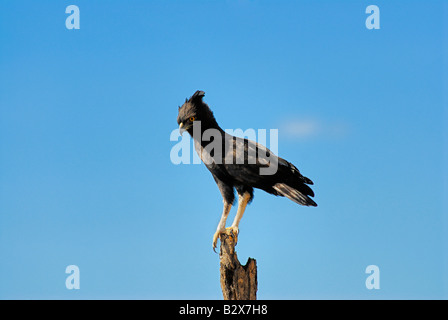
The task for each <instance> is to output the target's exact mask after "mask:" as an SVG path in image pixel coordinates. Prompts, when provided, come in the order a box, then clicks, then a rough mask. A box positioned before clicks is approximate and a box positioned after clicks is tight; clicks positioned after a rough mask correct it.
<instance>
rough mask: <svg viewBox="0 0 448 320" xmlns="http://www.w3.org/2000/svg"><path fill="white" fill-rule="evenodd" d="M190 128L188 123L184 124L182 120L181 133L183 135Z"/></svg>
mask: <svg viewBox="0 0 448 320" xmlns="http://www.w3.org/2000/svg"><path fill="white" fill-rule="evenodd" d="M188 128H189V126H188V125H184V123H183V122H181V123H180V125H179V133H180V135H182V134H183V133H184V132H185V131H187V130H188Z"/></svg>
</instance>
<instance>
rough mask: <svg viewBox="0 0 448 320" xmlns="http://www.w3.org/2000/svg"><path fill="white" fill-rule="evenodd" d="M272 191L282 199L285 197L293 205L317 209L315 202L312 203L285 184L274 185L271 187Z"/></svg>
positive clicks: (308, 198) (304, 195)
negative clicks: (293, 203)
mask: <svg viewBox="0 0 448 320" xmlns="http://www.w3.org/2000/svg"><path fill="white" fill-rule="evenodd" d="M273 188H274V190H275V191H277V193H278V194H279V195H281V196H283V197H286V198H288V199H290V200H292V201H294V202H295V203H298V204H301V205H303V206H312V207H317V204H316V202H314V201H313V200H312V199H311V198H310V197H308V196H307V195H306V194H303V193H301V192H300V191H298V190H297V189H294V188H292V187H290V186H288V185H287V184H284V183H276V184H275V185H274V186H273Z"/></svg>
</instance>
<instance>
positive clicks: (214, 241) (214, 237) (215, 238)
mask: <svg viewBox="0 0 448 320" xmlns="http://www.w3.org/2000/svg"><path fill="white" fill-rule="evenodd" d="M222 233H226V229H221V230H216V232H215V234H214V235H213V251H215V252H216V245H217V244H218V238H219V236H220V235H221V234H222Z"/></svg>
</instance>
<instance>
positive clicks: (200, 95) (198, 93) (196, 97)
mask: <svg viewBox="0 0 448 320" xmlns="http://www.w3.org/2000/svg"><path fill="white" fill-rule="evenodd" d="M204 96H205V92H204V91H201V90H198V91H196V92H195V93H194V94H193V95H192V96H191V97H190V100H188V101H190V102H194V101H202V98H203V97H204ZM185 102H186V101H185Z"/></svg>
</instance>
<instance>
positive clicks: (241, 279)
mask: <svg viewBox="0 0 448 320" xmlns="http://www.w3.org/2000/svg"><path fill="white" fill-rule="evenodd" d="M220 240H221V250H220V253H219V259H220V274H221V289H222V294H223V296H224V300H256V299H257V286H258V283H257V261H256V260H255V259H252V258H249V259H248V260H247V263H246V265H244V266H242V265H241V263H240V262H239V261H238V257H237V255H236V251H235V244H236V243H235V238H234V236H233V234H231V233H230V232H228V231H227V232H226V233H225V234H221V236H220Z"/></svg>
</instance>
